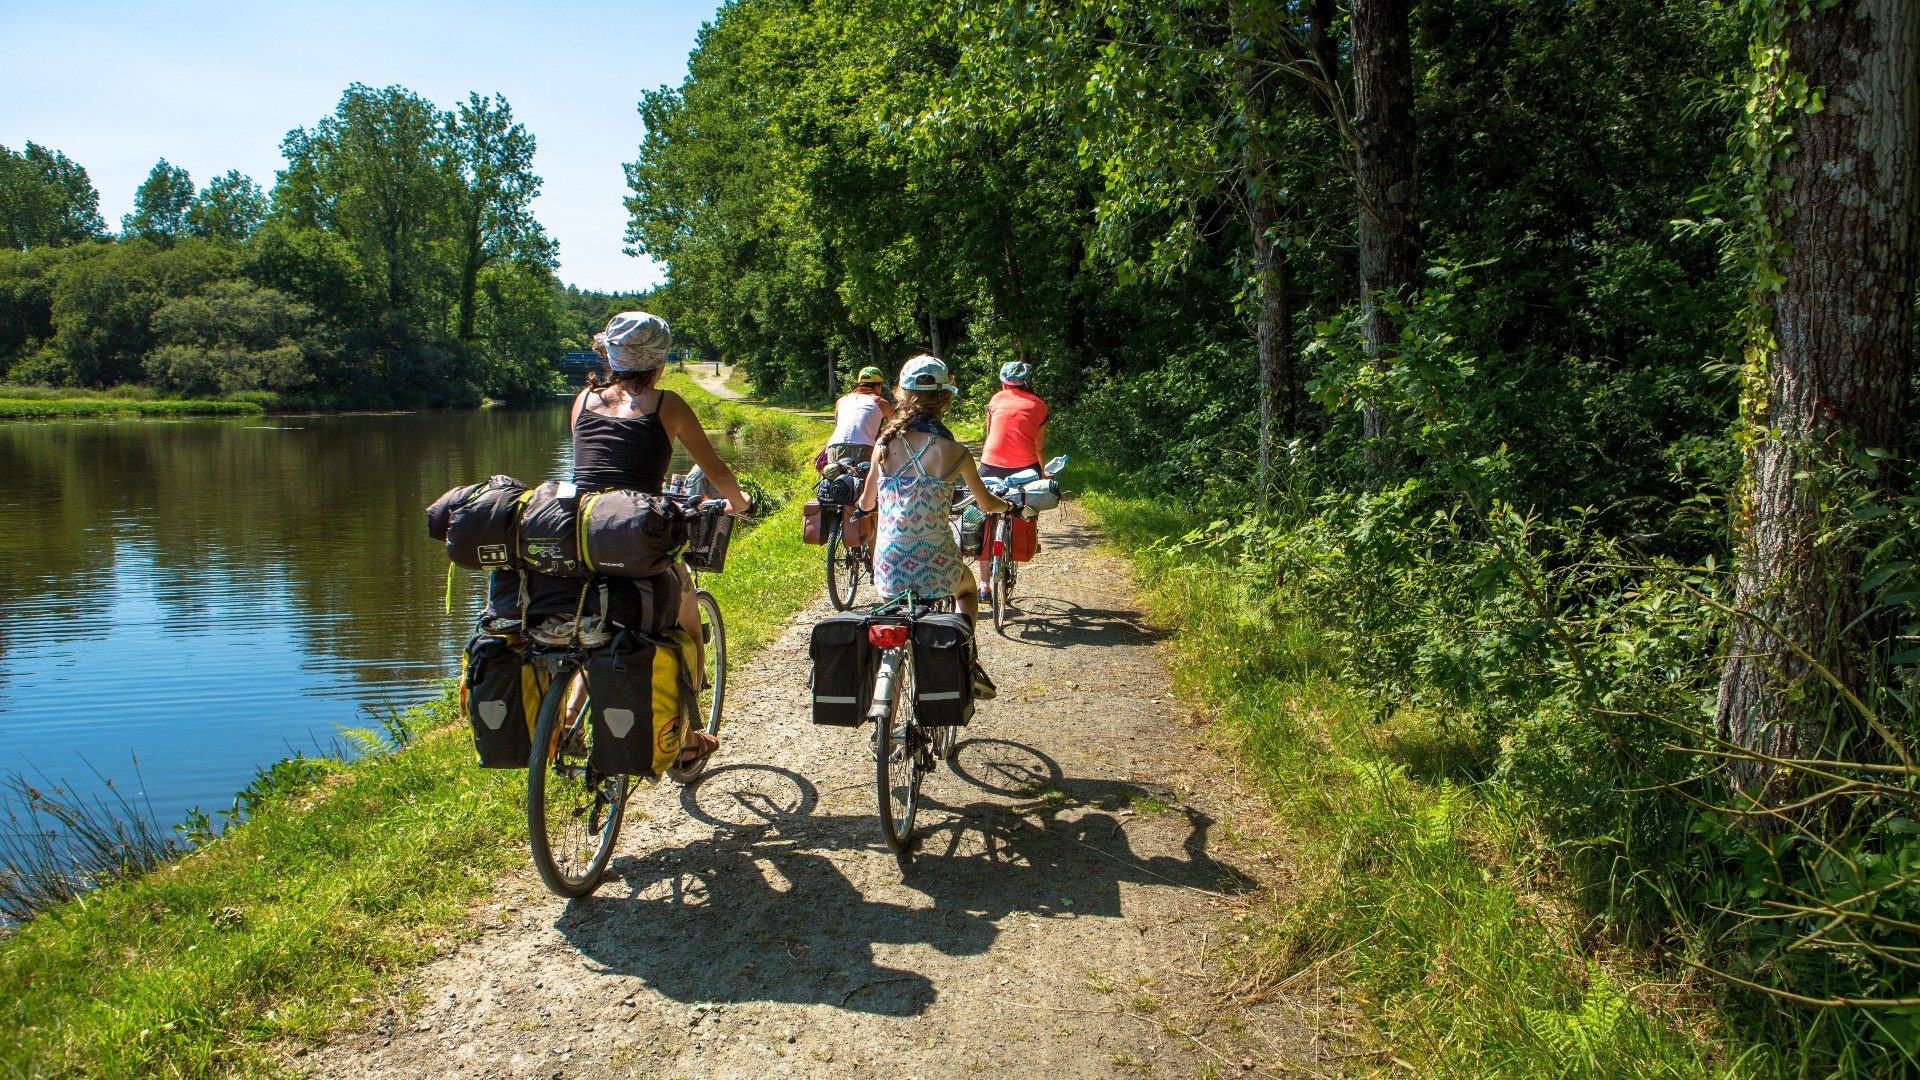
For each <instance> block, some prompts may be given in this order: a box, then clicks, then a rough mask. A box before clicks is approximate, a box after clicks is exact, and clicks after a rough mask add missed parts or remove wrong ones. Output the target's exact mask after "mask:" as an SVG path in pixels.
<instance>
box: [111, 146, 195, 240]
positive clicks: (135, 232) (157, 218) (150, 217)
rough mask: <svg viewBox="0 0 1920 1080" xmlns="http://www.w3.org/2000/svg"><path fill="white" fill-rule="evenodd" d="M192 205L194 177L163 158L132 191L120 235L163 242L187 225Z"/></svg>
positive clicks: (121, 220)
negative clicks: (130, 211) (128, 212)
mask: <svg viewBox="0 0 1920 1080" xmlns="http://www.w3.org/2000/svg"><path fill="white" fill-rule="evenodd" d="M191 209H193V178H192V177H190V176H188V175H187V170H185V169H182V168H180V167H179V166H178V165H169V164H167V159H166V158H161V159H160V163H159V164H158V165H155V166H154V167H153V171H152V172H150V173H148V174H147V178H146V180H145V181H143V182H142V183H141V185H140V186H139V188H137V189H135V191H134V193H133V213H131V214H128V215H126V216H125V217H122V218H121V219H120V235H122V236H126V237H142V238H145V239H148V240H154V241H158V242H160V243H163V244H164V243H166V242H168V241H170V240H172V239H173V238H174V237H176V236H179V235H181V234H182V233H184V232H185V231H186V228H187V212H188V211H189V210H191Z"/></svg>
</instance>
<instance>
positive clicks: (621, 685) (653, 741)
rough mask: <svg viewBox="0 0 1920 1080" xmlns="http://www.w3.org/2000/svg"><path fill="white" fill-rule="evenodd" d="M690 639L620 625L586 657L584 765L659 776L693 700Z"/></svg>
mask: <svg viewBox="0 0 1920 1080" xmlns="http://www.w3.org/2000/svg"><path fill="white" fill-rule="evenodd" d="M693 657H694V651H693V639H692V638H691V637H688V636H687V633H686V631H684V630H678V629H676V630H674V631H672V632H671V634H670V635H669V636H667V637H654V636H652V635H647V634H639V633H635V632H633V631H623V632H622V633H621V634H620V635H619V636H618V637H617V638H615V639H614V640H613V642H612V643H611V644H609V645H608V646H607V647H606V648H604V649H601V650H599V651H598V652H597V653H595V654H594V656H593V658H592V659H591V660H589V661H587V667H586V673H587V690H588V695H589V697H588V700H589V701H590V702H591V704H590V705H589V707H588V714H589V715H588V719H589V722H590V723H591V724H592V740H591V741H592V746H591V750H590V753H589V754H588V757H587V763H588V765H589V766H590V767H591V768H592V769H594V770H595V771H597V772H602V773H624V774H626V775H628V776H640V777H646V778H649V779H652V778H655V777H658V776H659V775H660V774H661V773H663V772H665V771H666V770H667V769H668V767H670V766H671V765H673V763H674V760H675V759H676V758H678V757H679V756H680V745H681V743H683V742H684V741H685V740H686V737H687V725H688V724H689V723H690V722H691V720H692V716H693V712H694V706H693V703H694V701H695V700H696V697H695V692H694V689H693V682H692V666H693Z"/></svg>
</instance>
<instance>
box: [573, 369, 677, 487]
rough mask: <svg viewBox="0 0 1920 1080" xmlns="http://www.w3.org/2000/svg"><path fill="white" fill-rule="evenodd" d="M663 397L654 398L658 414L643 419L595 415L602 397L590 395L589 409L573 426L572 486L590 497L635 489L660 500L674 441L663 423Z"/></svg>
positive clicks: (586, 406) (578, 415)
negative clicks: (611, 490)
mask: <svg viewBox="0 0 1920 1080" xmlns="http://www.w3.org/2000/svg"><path fill="white" fill-rule="evenodd" d="M664 398H665V393H664V392H662V391H655V392H654V411H652V412H649V413H647V414H646V415H644V416H633V417H625V416H612V415H608V414H607V413H602V412H595V411H594V409H593V407H594V405H595V404H597V403H599V400H600V398H599V395H598V394H597V393H595V392H594V391H588V395H587V399H586V403H585V407H583V408H582V409H581V410H580V412H579V413H578V414H577V415H576V416H575V417H574V421H573V482H574V483H576V484H579V485H580V486H581V487H582V488H583V489H585V490H588V491H598V490H601V489H603V488H631V489H633V490H634V491H644V492H646V493H647V494H649V495H657V494H659V493H660V489H661V487H662V486H664V484H665V483H666V479H667V468H668V465H669V463H670V462H671V461H672V459H673V436H671V435H668V434H667V428H666V425H665V424H663V423H661V422H660V412H659V409H660V403H661V401H662V400H663V399H664Z"/></svg>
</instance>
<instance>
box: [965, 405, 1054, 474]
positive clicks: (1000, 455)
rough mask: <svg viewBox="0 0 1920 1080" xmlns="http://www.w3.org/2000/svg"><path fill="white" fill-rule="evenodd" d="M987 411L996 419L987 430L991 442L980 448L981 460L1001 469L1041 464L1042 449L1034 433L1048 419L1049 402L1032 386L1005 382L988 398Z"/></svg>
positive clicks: (988, 440) (1036, 433)
mask: <svg viewBox="0 0 1920 1080" xmlns="http://www.w3.org/2000/svg"><path fill="white" fill-rule="evenodd" d="M987 415H988V416H989V417H991V418H992V419H993V425H992V428H991V430H989V431H988V432H987V444H986V445H985V446H983V447H981V449H980V461H981V462H982V463H983V464H987V465H992V466H995V467H996V468H1001V469H1024V468H1026V467H1027V466H1029V465H1038V464H1040V450H1039V447H1038V446H1037V445H1036V444H1035V442H1034V437H1035V436H1037V435H1038V434H1039V433H1040V425H1042V424H1044V423H1046V422H1047V403H1046V402H1044V401H1041V400H1040V396H1039V395H1038V394H1035V393H1034V392H1033V391H1031V390H1022V389H1020V388H1019V387H1017V386H1005V387H1002V388H1001V389H1000V392H999V393H997V394H995V395H993V400H992V401H989V402H987Z"/></svg>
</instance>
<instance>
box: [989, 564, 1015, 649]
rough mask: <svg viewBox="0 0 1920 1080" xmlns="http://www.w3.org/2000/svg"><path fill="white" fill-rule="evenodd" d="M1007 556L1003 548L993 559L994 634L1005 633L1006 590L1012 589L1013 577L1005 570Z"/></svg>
mask: <svg viewBox="0 0 1920 1080" xmlns="http://www.w3.org/2000/svg"><path fill="white" fill-rule="evenodd" d="M1007 562H1008V556H1007V555H1006V553H1005V548H1004V547H1002V552H1001V554H999V555H995V556H994V557H993V574H992V582H993V585H992V588H993V629H994V632H995V633H999V634H1005V633H1006V632H1007V590H1008V589H1011V588H1012V587H1013V577H1012V575H1011V574H1010V573H1008V570H1007Z"/></svg>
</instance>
